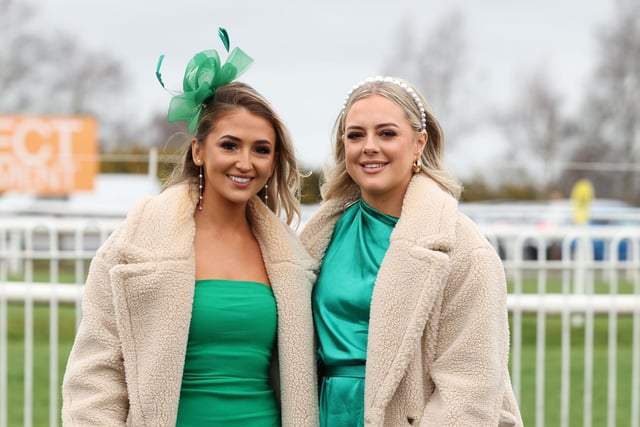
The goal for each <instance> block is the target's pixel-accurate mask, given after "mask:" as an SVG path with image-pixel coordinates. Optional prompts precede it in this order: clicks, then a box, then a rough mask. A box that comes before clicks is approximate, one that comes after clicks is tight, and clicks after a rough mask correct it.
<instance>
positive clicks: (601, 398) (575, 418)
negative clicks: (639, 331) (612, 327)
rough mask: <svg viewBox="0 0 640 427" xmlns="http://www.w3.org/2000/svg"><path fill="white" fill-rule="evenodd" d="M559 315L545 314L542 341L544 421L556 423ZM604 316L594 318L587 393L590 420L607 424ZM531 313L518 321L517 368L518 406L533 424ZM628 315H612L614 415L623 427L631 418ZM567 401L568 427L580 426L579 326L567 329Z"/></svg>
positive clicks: (533, 322)
mask: <svg viewBox="0 0 640 427" xmlns="http://www.w3.org/2000/svg"><path fill="white" fill-rule="evenodd" d="M561 323H562V322H561V318H560V317H559V316H547V318H546V344H545V375H544V378H545V387H544V407H545V417H544V423H543V425H545V426H557V425H560V393H561V388H560V387H561V384H560V380H561ZM608 323H609V322H608V319H607V316H606V315H603V316H597V317H596V318H595V319H594V337H593V340H594V352H593V366H594V369H593V389H592V392H593V395H592V402H593V404H592V425H593V426H604V425H606V424H607V394H608V392H607V387H608V386H607V370H608V367H607V363H608V354H607V345H608V343H607V340H608V335H609V334H608ZM536 324H537V321H536V316H535V315H526V316H523V322H522V343H523V344H522V362H521V365H522V373H521V381H522V383H521V388H520V410H521V412H522V417H523V420H524V425H525V426H533V425H535V399H536V390H535V388H536V371H535V370H536V368H535V366H536V365H535V357H536ZM632 326H633V325H632V318H631V317H630V316H620V317H618V332H617V337H618V338H617V342H618V347H617V377H616V378H617V387H616V395H617V404H616V420H617V425H619V426H628V425H629V424H630V417H631V401H630V399H631V376H630V373H631V365H632V354H631V338H632V330H633V328H632ZM570 354H571V356H570V363H571V373H570V402H569V420H570V423H569V424H570V425H571V426H582V425H583V397H584V327H572V328H571V351H570Z"/></svg>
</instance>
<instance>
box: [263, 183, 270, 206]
mask: <svg viewBox="0 0 640 427" xmlns="http://www.w3.org/2000/svg"><path fill="white" fill-rule="evenodd" d="M268 191H269V184H265V185H264V204H265V205H266V204H267V202H268V201H269V193H268Z"/></svg>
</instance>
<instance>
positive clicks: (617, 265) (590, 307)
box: [0, 216, 640, 427]
mask: <svg viewBox="0 0 640 427" xmlns="http://www.w3.org/2000/svg"><path fill="white" fill-rule="evenodd" d="M119 222H120V220H116V219H100V218H91V219H80V218H74V219H69V218H66V219H65V218H50V217H45V216H34V217H15V218H8V217H7V218H0V427H7V426H8V425H9V421H8V415H7V414H8V412H9V407H8V406H9V403H8V402H9V399H8V396H9V395H10V394H12V393H22V394H23V399H22V401H23V411H22V412H23V418H22V425H24V426H32V425H33V417H34V405H35V403H34V390H33V385H34V381H35V379H36V378H35V375H36V373H35V371H34V307H38V306H41V305H44V306H46V307H48V313H49V337H48V339H49V343H48V345H49V354H48V365H49V370H48V374H47V375H48V380H47V382H48V384H49V391H48V395H49V398H48V405H49V407H48V424H49V425H50V426H56V425H59V424H60V414H59V406H60V382H61V377H60V375H61V372H60V370H59V364H60V363H61V361H60V356H59V323H58V321H59V308H60V307H61V306H72V307H74V308H75V313H76V315H75V327H76V329H77V327H78V323H79V320H80V318H81V316H82V313H81V299H82V293H83V283H84V280H85V278H86V274H87V269H88V264H89V261H90V260H91V258H92V257H93V255H94V254H95V251H96V249H97V248H98V247H99V245H100V244H101V243H102V242H104V240H105V239H106V238H107V237H108V236H109V234H110V233H111V232H112V231H113V230H114V229H115V227H117V225H118V223H119ZM481 228H482V231H483V233H484V234H485V236H486V237H487V239H488V240H489V242H491V243H492V244H493V245H494V247H495V248H496V251H497V252H498V253H499V254H500V256H501V258H502V260H503V263H504V268H505V272H506V274H507V278H508V281H509V294H508V297H507V305H508V308H509V312H510V322H511V338H512V341H511V379H512V382H513V385H514V389H515V392H516V395H517V397H518V399H519V400H520V399H521V397H522V395H523V392H524V390H523V389H524V387H525V386H524V385H523V372H524V371H525V370H534V371H535V392H534V393H532V392H531V390H529V391H528V392H529V393H530V394H532V395H533V396H534V399H535V404H534V405H533V408H534V409H533V410H534V411H535V414H528V415H529V416H530V418H531V419H534V420H535V422H534V423H529V424H528V425H535V426H536V427H542V426H544V424H545V421H544V420H545V412H546V411H548V410H550V409H551V408H549V403H548V401H545V381H546V380H548V377H546V376H545V364H547V363H549V362H550V361H549V359H548V356H547V353H546V351H545V350H546V349H545V346H546V345H547V341H546V330H547V328H546V325H547V321H548V320H549V319H551V318H556V319H559V321H560V325H561V345H560V347H561V349H560V355H559V358H560V362H559V364H560V366H561V371H560V391H559V395H560V399H559V402H558V403H557V405H558V408H554V409H555V410H556V411H557V412H558V414H559V415H558V420H557V423H556V422H554V425H558V426H560V427H567V426H570V425H575V422H574V421H572V419H571V411H570V409H571V406H575V403H573V404H572V403H571V402H575V396H573V394H575V391H573V392H572V387H571V384H570V383H571V378H572V376H571V369H572V366H571V360H572V359H571V356H570V354H571V351H572V348H571V346H572V344H571V340H572V332H573V333H574V334H575V332H574V331H575V328H576V327H577V326H580V327H582V328H584V335H583V337H581V338H584V350H583V354H584V356H583V357H584V370H583V372H582V373H581V374H580V375H581V377H582V381H583V383H584V387H583V390H582V393H581V394H582V395H581V396H580V402H581V406H582V422H581V425H583V426H584V427H591V426H592V419H593V415H594V414H592V408H593V407H594V394H593V387H594V370H595V369H606V372H607V384H606V388H607V394H606V395H607V402H606V404H604V403H603V405H604V407H605V408H606V425H607V427H614V426H615V425H616V416H617V414H618V413H619V412H620V411H627V412H628V417H626V418H625V419H628V420H630V424H629V425H630V426H631V427H640V395H639V393H640V227H638V226H620V227H616V226H607V227H587V226H581V227H578V226H544V227H541V226H540V225H535V224H531V225H509V224H500V225H496V224H484V225H483V224H481ZM13 305H19V306H21V307H23V311H24V339H23V343H22V346H23V351H24V364H23V372H22V377H23V378H24V380H23V384H22V387H20V388H19V389H18V390H15V389H10V388H9V382H8V377H9V368H10V367H9V364H8V360H9V356H8V350H7V348H8V345H9V331H8V311H9V307H10V306H13ZM527 316H529V317H534V318H535V326H533V327H534V328H535V346H534V348H535V350H533V351H535V357H534V360H535V365H534V366H528V365H526V360H531V357H530V356H531V355H530V354H528V355H527V354H525V351H524V350H525V343H524V342H523V336H524V335H525V334H524V332H526V330H525V329H524V328H525V325H526V322H525V320H524V319H526V318H527ZM602 318H604V319H607V331H608V341H607V346H606V347H607V356H608V357H607V366H606V367H597V366H594V348H595V344H594V333H595V332H594V324H595V322H596V321H597V319H602ZM622 318H625V319H626V320H625V321H629V319H631V320H630V321H631V324H632V328H631V330H632V332H631V334H632V336H631V337H629V338H628V340H629V341H630V342H631V361H630V363H629V364H630V366H631V368H630V371H629V373H628V375H629V376H630V382H629V384H630V387H629V388H628V389H625V390H619V385H618V377H619V376H618V375H616V373H617V370H618V367H617V363H618V362H617V361H618V359H619V358H618V357H617V352H618V339H617V336H618V324H619V322H620V319H622ZM581 330H582V329H581ZM574 338H575V337H574ZM42 363H46V362H42ZM619 393H620V394H625V395H628V396H629V398H628V401H629V402H630V404H629V405H626V406H621V405H619V404H618V397H619V396H618V394H619ZM572 397H573V400H572ZM521 406H523V407H524V405H522V402H521Z"/></svg>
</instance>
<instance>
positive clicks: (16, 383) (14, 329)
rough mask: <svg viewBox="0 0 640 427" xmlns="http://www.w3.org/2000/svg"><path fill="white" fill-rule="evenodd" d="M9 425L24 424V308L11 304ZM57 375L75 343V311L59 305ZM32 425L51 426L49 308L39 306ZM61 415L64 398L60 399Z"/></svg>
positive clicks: (62, 371) (37, 310)
mask: <svg viewBox="0 0 640 427" xmlns="http://www.w3.org/2000/svg"><path fill="white" fill-rule="evenodd" d="M7 311H8V325H7V326H8V338H9V342H8V348H7V350H8V361H7V362H8V370H9V377H8V384H7V387H8V414H7V415H8V424H9V426H22V425H23V424H24V422H23V419H24V412H23V410H24V306H23V305H22V304H8V310H7ZM58 318H59V325H58V326H59V328H58V334H59V341H58V342H59V346H58V357H59V360H58V372H59V378H58V380H59V384H58V385H57V388H58V390H60V385H61V382H62V375H63V373H64V368H65V365H66V362H67V357H68V356H69V351H70V350H71V345H72V343H73V335H74V329H75V308H74V307H73V306H69V305H61V306H59V316H58ZM33 324H34V331H33V343H34V345H33V409H32V411H33V425H34V426H45V425H49V307H48V306H47V305H42V304H36V305H34V310H33ZM58 402H59V406H58V409H57V412H58V414H59V413H60V406H61V403H62V397H61V396H60V393H59V397H58Z"/></svg>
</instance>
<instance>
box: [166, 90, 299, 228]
mask: <svg viewBox="0 0 640 427" xmlns="http://www.w3.org/2000/svg"><path fill="white" fill-rule="evenodd" d="M205 103H206V105H205V106H204V107H203V111H202V114H201V115H200V120H199V122H198V128H197V130H196V132H195V135H194V137H195V138H196V140H197V141H198V144H200V145H203V144H204V143H205V141H206V138H207V135H208V134H209V132H211V130H212V129H213V127H214V125H215V123H216V122H217V121H218V120H220V119H221V118H222V117H224V116H225V115H227V114H228V113H230V112H232V111H235V110H238V109H245V110H247V111H248V112H250V113H252V114H256V115H258V116H260V117H263V118H265V119H266V120H268V121H269V123H271V125H272V126H273V129H274V131H275V134H276V144H275V159H274V162H275V167H274V171H273V174H272V176H271V178H270V179H269V181H268V182H267V184H268V189H266V190H265V189H264V188H263V189H262V190H260V192H259V193H258V196H260V199H261V200H263V202H264V199H265V196H268V197H267V198H266V199H267V201H266V202H265V203H266V205H267V207H268V208H269V209H271V211H273V212H274V213H275V214H276V215H277V216H281V214H284V218H285V219H286V222H287V224H289V225H291V224H292V223H293V222H294V220H298V221H299V219H300V204H299V201H298V197H299V191H300V179H301V174H300V172H299V170H298V167H297V161H296V157H295V153H294V148H293V142H292V140H291V136H290V135H289V131H288V130H287V128H286V127H285V125H284V123H283V122H282V120H281V119H280V117H279V116H278V115H277V113H276V112H275V111H274V109H273V108H272V107H271V105H270V104H269V102H267V100H266V99H264V97H262V95H260V94H259V93H258V92H257V91H256V90H255V89H253V88H252V87H251V86H249V85H247V84H246V83H242V82H237V81H236V82H232V83H228V84H226V85H224V86H222V87H220V88H218V89H217V90H216V91H215V93H214V94H213V96H212V97H211V98H209V99H208V100H206V101H205ZM181 158H182V162H181V163H180V164H178V165H177V166H176V168H175V169H174V170H173V172H172V174H171V176H170V177H169V179H168V181H167V183H166V184H165V188H167V187H169V186H172V185H175V184H179V183H183V182H187V183H189V185H190V186H191V187H192V189H194V191H197V189H198V173H199V166H197V165H196V164H195V162H194V161H193V154H192V151H191V143H190V141H189V142H188V143H187V144H185V149H184V153H183V155H182V156H181ZM265 192H266V194H265Z"/></svg>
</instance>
